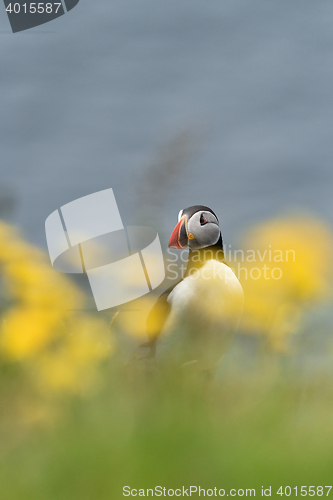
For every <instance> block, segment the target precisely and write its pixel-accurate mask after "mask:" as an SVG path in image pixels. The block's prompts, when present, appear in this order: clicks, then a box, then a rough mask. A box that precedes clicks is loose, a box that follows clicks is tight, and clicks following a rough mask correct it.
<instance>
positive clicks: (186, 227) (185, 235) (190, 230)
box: [169, 210, 221, 250]
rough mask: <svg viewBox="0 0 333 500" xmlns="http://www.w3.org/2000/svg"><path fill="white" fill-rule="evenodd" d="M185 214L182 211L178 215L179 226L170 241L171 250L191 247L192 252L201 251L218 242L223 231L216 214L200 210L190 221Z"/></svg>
mask: <svg viewBox="0 0 333 500" xmlns="http://www.w3.org/2000/svg"><path fill="white" fill-rule="evenodd" d="M183 213H184V210H181V211H180V212H179V214H178V224H177V226H176V227H175V229H174V230H173V233H172V235H171V238H170V241H169V247H170V248H179V249H182V248H186V247H187V246H189V247H190V248H191V249H192V250H199V249H201V248H206V247H210V246H212V245H215V244H216V243H217V242H218V240H219V238H220V234H221V231H220V227H219V222H218V220H217V218H216V217H215V215H214V214H212V213H211V212H208V211H206V210H199V211H198V212H195V213H194V214H193V215H192V216H191V217H190V219H188V217H187V216H186V215H183Z"/></svg>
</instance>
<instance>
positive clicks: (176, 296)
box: [140, 205, 244, 376]
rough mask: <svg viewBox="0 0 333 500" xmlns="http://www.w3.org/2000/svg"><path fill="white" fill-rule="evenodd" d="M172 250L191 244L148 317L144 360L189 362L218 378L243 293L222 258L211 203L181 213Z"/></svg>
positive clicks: (218, 229) (219, 235) (197, 368)
mask: <svg viewBox="0 0 333 500" xmlns="http://www.w3.org/2000/svg"><path fill="white" fill-rule="evenodd" d="M168 246H169V248H175V249H179V250H183V249H185V248H187V247H188V248H189V253H188V263H187V269H186V272H185V274H184V275H183V277H182V278H181V279H180V280H179V281H178V282H177V283H175V284H174V285H172V286H171V287H170V288H168V289H167V290H166V291H164V292H163V293H162V295H160V297H159V298H158V299H157V301H156V303H155V304H154V306H153V307H152V309H151V311H150V312H149V314H148V317H147V336H148V342H145V343H144V344H142V345H141V346H140V347H143V348H148V349H149V352H148V354H147V355H146V356H145V358H154V359H155V360H156V361H157V362H161V363H172V364H174V365H176V366H178V367H185V366H191V367H193V368H194V369H195V371H197V372H206V373H209V374H211V375H213V376H214V374H215V373H216V371H217V369H218V367H219V365H220V362H221V359H222V357H223V355H224V353H225V352H226V350H227V349H228V347H229V346H230V343H231V341H232V339H233V337H234V335H235V333H236V331H237V328H238V325H239V321H240V319H241V315H242V310H243V302H244V294H243V289H242V286H241V284H240V282H239V281H238V279H237V277H236V275H235V273H234V272H233V270H232V269H231V268H230V267H229V266H228V265H227V263H226V261H225V257H224V250H223V239H222V233H221V230H220V225H219V220H218V218H217V216H216V214H215V213H214V212H213V210H211V209H210V208H209V207H207V206H204V205H194V206H191V207H188V208H185V209H183V210H181V211H180V212H179V215H178V223H177V225H176V227H175V228H174V230H173V232H172V234H171V237H170V241H169V245H168Z"/></svg>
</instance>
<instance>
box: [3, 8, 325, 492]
mask: <svg viewBox="0 0 333 500" xmlns="http://www.w3.org/2000/svg"><path fill="white" fill-rule="evenodd" d="M332 16H333V7H332V5H331V3H330V2H328V1H326V0H324V1H322V2H320V3H318V2H316V3H315V2H310V1H307V0H304V1H302V2H301V1H296V2H286V1H284V0H283V1H280V2H269V1H268V2H267V1H265V2H264V1H261V2H259V1H254V2H245V1H240V0H223V1H222V0H209V1H203V0H180V1H179V0H178V1H175V0H170V1H168V2H164V3H162V2H156V1H152V0H143V1H142V2H137V1H134V0H122V1H115V2H107V1H106V0H99V1H98V2H93V1H91V0H81V1H80V2H79V4H78V6H77V7H76V8H75V9H73V10H72V11H71V12H70V13H68V14H66V15H65V16H63V17H61V18H59V19H58V20H55V21H53V22H51V23H49V24H46V25H44V26H42V27H39V28H36V29H33V30H29V31H27V32H22V33H18V34H15V35H13V34H12V33H11V31H10V26H9V22H8V19H7V17H6V13H5V9H4V8H3V10H2V12H1V10H0V41H1V42H2V43H1V48H0V63H1V72H0V90H1V93H0V96H1V97H0V102H1V107H0V110H1V111H0V112H1V118H2V119H1V125H0V127H1V134H0V144H1V167H0V168H1V178H0V220H1V222H0V270H1V274H0V313H1V319H0V320H1V335H0V374H1V377H0V438H1V439H0V490H1V498H3V499H23V498H24V499H30V498H31V499H34V500H36V499H39V498H40V499H43V500H44V499H50V500H52V499H58V498H61V499H62V500H65V499H71V500H74V499H80V500H84V499H91V498H99V499H109V498H115V499H117V498H122V487H123V486H125V485H130V486H131V487H133V488H140V487H142V488H147V487H150V488H151V487H154V486H156V485H162V486H166V487H169V488H176V487H179V486H182V485H185V486H190V485H191V484H196V485H201V486H202V487H206V488H210V487H212V488H214V487H215V486H217V487H221V488H225V489H226V491H227V490H228V489H230V488H245V489H246V488H257V496H260V491H261V486H265V487H269V486H270V485H272V487H273V490H272V491H273V493H272V496H273V498H274V497H275V498H279V497H278V496H276V494H275V493H276V491H277V489H278V488H279V487H280V486H283V487H285V486H290V487H292V488H293V487H295V486H298V487H300V486H302V485H308V486H311V485H315V486H316V487H317V486H324V485H328V484H331V483H330V482H331V481H332V479H331V470H332V456H333V455H332V450H333V435H332V402H331V401H332V392H333V380H332V362H333V342H332V327H333V317H332V286H331V283H332V270H333V268H332V248H333V217H332V209H331V207H332V195H331V193H332V188H333V169H332V167H331V162H332V157H333V143H332V141H331V136H332V125H331V121H332V107H333V69H332V68H333V64H332V63H333V52H332V50H333V30H332V23H333V21H332ZM109 187H112V188H113V190H114V193H115V196H116V199H117V203H118V206H119V209H120V212H121V214H122V218H123V222H124V224H128V225H136V224H147V225H153V226H154V227H155V228H156V229H157V230H158V232H159V234H160V236H161V241H162V244H163V247H164V248H166V245H167V241H168V237H169V235H170V233H171V230H172V229H173V227H174V225H175V222H176V218H177V214H178V212H179V210H180V209H182V208H184V207H186V206H189V205H193V204H206V205H208V206H210V207H211V208H212V209H213V210H214V211H215V212H216V213H217V214H218V216H219V219H220V223H221V229H222V232H223V235H224V240H225V244H226V248H227V249H229V248H231V249H232V250H233V249H237V248H240V249H243V250H244V252H246V251H247V250H249V249H251V250H252V251H255V252H258V251H259V254H258V253H257V254H256V255H257V257H256V261H251V260H250V259H246V258H245V260H244V259H243V261H242V262H240V265H241V267H242V268H243V271H242V274H241V281H242V285H243V288H244V291H245V297H246V300H245V308H244V316H243V320H242V323H241V326H240V331H239V334H238V335H237V336H236V338H235V340H234V342H233V345H232V347H231V348H230V350H229V351H228V353H227V354H226V356H225V359H224V361H223V363H222V364H221V369H220V370H219V373H218V375H217V377H216V380H215V381H214V383H213V384H212V386H211V387H210V388H209V389H206V390H204V391H203V390H202V388H201V387H200V388H199V387H198V384H197V381H195V382H194V381H193V380H192V379H187V378H186V376H185V377H184V376H183V375H181V374H179V373H174V372H169V371H168V370H166V371H165V372H160V371H157V372H156V371H154V370H153V369H151V367H149V366H148V367H146V366H142V364H140V362H138V360H137V354H136V352H137V345H138V344H139V343H140V342H142V341H143V340H142V339H144V336H145V332H144V321H145V316H146V313H147V311H148V310H149V308H150V307H151V305H152V304H153V302H154V300H155V297H154V296H148V297H145V298H143V299H142V300H140V301H136V302H135V303H134V304H130V306H129V308H132V311H131V312H130V313H129V314H126V312H124V311H121V312H120V314H119V313H118V315H117V316H115V311H112V310H109V311H105V312H103V313H100V314H98V313H97V312H96V311H94V307H93V303H92V300H91V295H89V290H87V288H86V287H85V288H84V287H82V282H80V281H79V280H73V278H71V277H70V276H65V275H60V274H58V273H56V272H55V271H53V269H52V267H51V265H50V262H49V258H48V256H47V254H46V241H45V230H44V223H45V219H46V218H47V216H48V215H49V214H50V213H51V212H53V211H54V210H55V209H57V208H59V207H60V206H61V205H63V204H65V203H67V202H70V201H72V200H74V199H76V198H79V197H81V196H84V195H87V194H90V193H93V192H95V191H99V190H102V189H106V188H109ZM268 249H270V250H272V251H273V252H274V251H276V252H281V254H280V256H281V255H282V256H283V258H282V260H281V258H280V260H279V259H277V260H274V259H273V261H274V264H273V265H272V259H271V258H270V257H269V253H268V252H267V250H268ZM289 250H293V251H294V253H295V258H294V259H289V260H288V261H287V260H286V258H285V256H286V252H288V251H289ZM265 251H266V253H265ZM231 255H232V256H233V255H234V254H233V253H231ZM239 255H240V254H238V256H237V259H238V260H239ZM245 255H248V254H246V253H245ZM273 255H277V254H273ZM227 258H228V255H227ZM237 259H236V260H234V261H233V262H231V264H232V265H233V266H234V267H236V266H237V265H238V263H239V262H238V261H237ZM241 260H242V259H241ZM264 265H267V266H272V267H273V266H274V267H278V268H279V269H281V271H282V275H281V279H273V278H271V279H264V278H263V275H262V274H261V275H260V278H257V274H255V273H254V274H252V276H251V270H252V269H253V268H259V269H262V267H263V266H264ZM246 271H247V274H248V276H247V278H246ZM169 282H170V280H167V281H166V283H164V284H163V285H162V286H161V287H160V290H163V289H164V288H166V287H167V285H168V283H169ZM293 491H294V490H293ZM316 491H317V490H316ZM274 492H275V493H274ZM293 494H294V493H292V495H293ZM331 495H333V493H331Z"/></svg>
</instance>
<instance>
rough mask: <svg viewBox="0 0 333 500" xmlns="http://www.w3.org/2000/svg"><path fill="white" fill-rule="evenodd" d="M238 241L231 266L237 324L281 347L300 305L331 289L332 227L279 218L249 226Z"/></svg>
mask: <svg viewBox="0 0 333 500" xmlns="http://www.w3.org/2000/svg"><path fill="white" fill-rule="evenodd" d="M244 246H245V248H247V251H245V252H244V259H243V262H239V263H237V265H235V268H236V271H237V270H238V272H239V278H240V280H241V283H242V286H243V289H244V292H245V307H244V315H243V329H244V330H245V331H247V332H250V333H255V334H260V335H263V336H265V338H266V339H267V340H268V341H269V343H270V345H271V346H272V347H273V348H275V349H277V350H285V349H286V348H287V338H288V336H289V335H290V334H291V333H293V332H295V331H297V328H298V324H299V319H300V314H301V312H302V310H304V309H305V308H307V307H312V306H314V305H315V304H318V303H320V302H321V301H324V300H327V299H328V297H329V296H330V294H331V278H332V264H331V255H332V249H333V236H332V232H331V230H330V229H329V228H328V227H327V226H326V225H325V224H324V223H323V222H321V221H318V220H316V219H313V218H309V217H308V216H304V217H299V216H298V217H292V218H279V219H275V220H271V221H268V222H265V223H263V224H260V225H258V226H257V227H255V228H254V229H253V230H251V231H250V232H249V234H248V236H247V238H246V241H245V245H244ZM254 256H255V261H254ZM264 266H265V267H264ZM240 269H241V270H240Z"/></svg>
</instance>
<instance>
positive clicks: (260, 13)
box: [0, 0, 333, 248]
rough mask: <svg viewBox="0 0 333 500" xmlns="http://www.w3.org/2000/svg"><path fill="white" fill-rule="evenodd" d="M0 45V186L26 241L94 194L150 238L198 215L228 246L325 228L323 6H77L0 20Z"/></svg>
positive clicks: (87, 2) (211, 1) (328, 84)
mask: <svg viewBox="0 0 333 500" xmlns="http://www.w3.org/2000/svg"><path fill="white" fill-rule="evenodd" d="M0 7H1V6H0ZM0 44H1V49H0V68H1V70H0V103H1V104H0V113H1V121H0V127H1V134H0V144H1V164H0V165H1V166H0V171H1V178H0V188H1V189H2V190H1V193H2V194H3V196H5V195H6V194H8V195H10V196H13V197H14V198H15V199H16V206H15V208H14V209H13V211H12V212H11V214H10V215H9V217H10V219H11V220H12V221H13V222H15V223H16V224H18V225H19V226H20V227H21V228H22V232H23V234H24V236H25V237H26V238H28V239H29V240H30V241H33V242H35V243H37V244H38V245H40V246H42V247H44V248H46V243H45V234H44V221H45V219H46V217H47V216H48V215H49V214H50V213H51V212H52V211H53V210H55V209H56V208H58V207H59V206H61V205H62V204H64V203H67V202H69V201H71V200H73V199H75V198H78V197H80V196H83V195H86V194H89V193H92V192H94V191H98V190H101V189H105V188H108V187H113V189H114V191H115V195H116V198H117V201H118V204H119V207H120V210H121V213H122V215H123V220H124V222H125V223H127V224H133V225H135V224H137V223H138V222H140V223H141V222H142V219H145V218H147V221H148V220H150V213H151V214H152V213H154V214H155V216H156V214H157V216H156V217H155V219H156V220H157V222H156V224H158V219H159V217H160V218H161V229H162V233H163V237H164V239H165V238H167V236H168V233H169V232H170V231H171V230H172V228H173V226H174V222H175V220H176V217H177V214H178V211H179V210H180V209H181V208H184V207H185V206H188V205H193V204H198V203H202V204H207V205H209V206H211V207H212V208H213V209H214V210H215V211H216V212H217V213H218V215H219V216H220V219H221V224H222V228H223V232H224V234H225V237H226V239H227V240H228V239H229V241H231V240H232V239H233V238H234V237H235V236H237V235H239V234H242V232H243V231H244V230H245V229H246V228H247V227H248V226H249V225H250V224H252V223H254V222H256V221H258V220H262V219H263V218H266V217H271V216H274V215H278V214H281V213H290V211H293V210H307V211H308V212H310V213H314V214H317V215H318V216H320V217H323V218H324V219H326V220H328V221H329V222H331V223H333V211H332V207H333V201H332V188H333V168H332V161H333V140H332V132H333V4H332V2H330V1H328V0H322V1H321V2H314V1H313V0H311V1H310V0H294V1H292V2H290V1H287V0H279V1H278V2H277V1H274V2H273V1H270V0H261V1H260V0H252V1H251V2H250V1H248V0H164V1H161V0H114V1H110V0H98V1H96V0H81V1H80V3H79V5H78V6H77V7H76V8H75V9H73V10H72V11H71V12H70V13H68V14H66V15H65V16H63V17H61V18H59V19H57V20H55V21H53V22H51V23H48V24H45V25H43V26H41V27H38V28H35V29H32V30H29V31H27V32H22V33H18V34H15V35H14V34H12V33H11V32H10V26H9V22H8V20H7V18H6V13H5V10H4V8H1V9H0ZM184 136H185V139H184ZM186 137H187V138H186ZM177 148H178V149H177ZM174 149H175V150H176V152H174ZM161 151H162V152H161ZM168 155H171V167H170V165H169V163H170V162H169V163H168V161H165V156H168ZM184 158H185V160H186V161H185V160H184ZM164 163H165V164H164ZM178 163H179V165H178ZM154 165H155V167H154ZM156 165H157V166H156ZM184 165H185V166H184ZM158 168H161V169H162V170H163V169H164V173H160V174H159V173H158ZM168 169H169V170H170V172H171V173H170V175H169V173H168ZM169 177H170V179H169ZM145 210H146V212H145ZM143 214H144V215H143ZM162 214H163V217H164V219H163V222H162V218H163V217H162ZM138 219H140V220H138Z"/></svg>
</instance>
